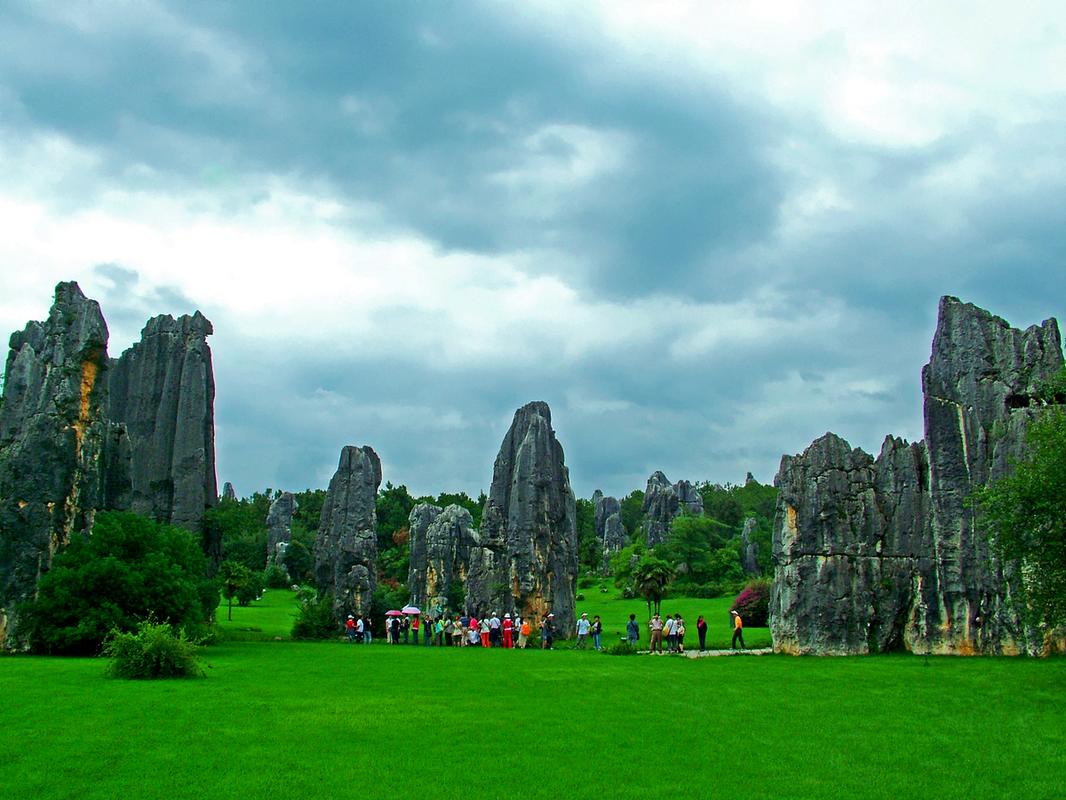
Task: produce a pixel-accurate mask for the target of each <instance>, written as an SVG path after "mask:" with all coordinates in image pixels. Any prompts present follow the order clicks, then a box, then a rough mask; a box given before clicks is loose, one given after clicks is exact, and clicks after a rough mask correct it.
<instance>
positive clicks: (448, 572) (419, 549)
mask: <svg viewBox="0 0 1066 800" xmlns="http://www.w3.org/2000/svg"><path fill="white" fill-rule="evenodd" d="M408 530H410V532H411V565H410V568H409V571H408V579H407V585H408V588H409V589H410V592H411V603H412V604H413V605H416V606H418V607H419V608H421V609H423V610H425V611H432V612H434V613H436V610H437V609H441V610H443V609H445V608H448V609H450V610H451V611H458V610H460V609H456V608H454V607H453V606H454V603H453V602H449V597H451V596H452V595H453V594H457V593H458V592H459V591H464V589H465V586H464V583H465V581H466V577H467V571H468V569H469V563H470V550H471V548H473V547H476V546H477V544H478V537H477V533H476V531H475V530H474V518H473V517H472V516H471V515H470V512H469V511H467V510H466V509H465V508H463V507H462V506H459V505H455V504H453V505H450V506H448V507H447V508H445V509H444V510H443V511H442V510H441V509H440V508H439V507H437V506H434V505H429V504H428V503H419V504H418V505H417V506H415V507H414V508H413V509H412V510H411V515H410V517H409V523H408ZM464 594H465V591H464ZM501 613H502V612H501Z"/></svg>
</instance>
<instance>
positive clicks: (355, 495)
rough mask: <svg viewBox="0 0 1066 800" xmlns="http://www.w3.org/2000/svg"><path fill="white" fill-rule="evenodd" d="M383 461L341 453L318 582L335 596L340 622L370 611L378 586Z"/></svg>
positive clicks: (363, 453) (327, 506)
mask: <svg viewBox="0 0 1066 800" xmlns="http://www.w3.org/2000/svg"><path fill="white" fill-rule="evenodd" d="M380 485H381V459H379V458H378V455H377V453H375V452H374V450H373V449H372V448H370V447H367V446H364V447H355V446H353V445H349V446H347V447H345V448H343V449H342V450H341V457H340V463H339V464H338V466H337V471H336V473H334V475H333V478H332V479H331V480H330V482H329V489H328V490H327V491H326V497H325V500H324V502H323V504H322V517H321V520H320V522H319V525H318V536H317V538H316V539H315V553H314V555H315V580H316V582H317V584H318V589H319V591H320V592H323V593H325V592H328V593H330V594H331V595H332V596H333V610H334V613H335V614H336V616H337V619H338V621H339V620H343V619H345V618H346V617H347V616H348V614H364V613H368V612H369V610H370V603H371V601H372V599H373V595H374V589H375V588H376V587H377V563H378V538H377V530H376V528H377V512H376V510H375V504H376V501H377V494H378V487H379V486H380Z"/></svg>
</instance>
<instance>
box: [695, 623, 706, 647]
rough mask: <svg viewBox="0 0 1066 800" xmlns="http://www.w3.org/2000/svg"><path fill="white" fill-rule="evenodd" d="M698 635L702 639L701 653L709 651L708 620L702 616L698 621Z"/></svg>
mask: <svg viewBox="0 0 1066 800" xmlns="http://www.w3.org/2000/svg"><path fill="white" fill-rule="evenodd" d="M696 635H697V636H699V637H700V652H701V653H702V652H703V651H704V650H706V649H707V620H705V619H704V618H703V614H700V616H699V618H698V619H697V620H696Z"/></svg>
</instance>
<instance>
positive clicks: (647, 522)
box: [643, 471, 703, 547]
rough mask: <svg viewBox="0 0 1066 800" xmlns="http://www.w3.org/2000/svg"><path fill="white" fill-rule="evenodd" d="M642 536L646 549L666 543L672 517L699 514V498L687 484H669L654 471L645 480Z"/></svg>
mask: <svg viewBox="0 0 1066 800" xmlns="http://www.w3.org/2000/svg"><path fill="white" fill-rule="evenodd" d="M643 511H644V534H645V536H646V537H647V542H648V546H649V547H653V546H655V545H657V544H659V543H660V542H664V541H666V537H667V535H668V534H669V533H670V523H671V522H673V521H674V517H677V516H679V515H680V514H682V513H685V512H686V511H687V512H688V513H691V514H702V513H703V495H701V494H700V493H699V490H698V489H697V488H696V487H695V486H693V485H692V484H691V483H689V482H688V481H678V482H677V483H674V484H671V483H670V479H669V478H667V477H666V475H664V474H663V473H662V472H659V471H656V472H653V473H652V474H651V477H649V478H648V485H647V487H646V488H645V490H644V506H643Z"/></svg>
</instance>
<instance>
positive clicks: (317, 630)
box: [292, 594, 340, 639]
mask: <svg viewBox="0 0 1066 800" xmlns="http://www.w3.org/2000/svg"><path fill="white" fill-rule="evenodd" d="M339 633H340V626H339V625H338V624H337V618H336V617H335V616H333V596H332V595H329V594H324V595H322V597H317V598H316V597H314V596H310V597H309V596H307V595H306V594H305V595H303V596H302V597H301V598H300V605H299V607H298V608H297V611H296V622H295V623H294V624H293V626H292V638H293V639H332V638H333V637H335V636H337V635H338V634H339Z"/></svg>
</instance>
